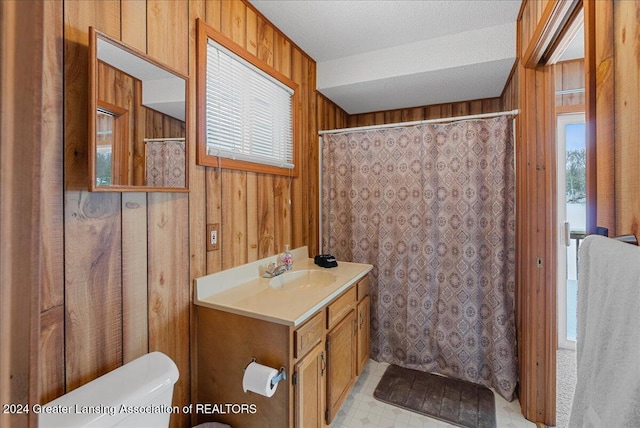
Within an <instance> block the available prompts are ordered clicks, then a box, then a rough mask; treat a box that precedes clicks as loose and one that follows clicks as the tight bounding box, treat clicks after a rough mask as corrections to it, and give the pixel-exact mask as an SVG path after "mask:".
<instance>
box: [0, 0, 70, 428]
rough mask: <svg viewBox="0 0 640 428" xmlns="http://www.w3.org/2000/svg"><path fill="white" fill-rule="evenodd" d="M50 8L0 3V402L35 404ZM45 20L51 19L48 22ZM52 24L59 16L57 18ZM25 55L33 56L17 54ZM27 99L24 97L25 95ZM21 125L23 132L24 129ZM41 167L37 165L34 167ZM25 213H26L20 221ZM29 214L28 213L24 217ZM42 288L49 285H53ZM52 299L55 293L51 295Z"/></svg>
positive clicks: (6, 421)
mask: <svg viewBox="0 0 640 428" xmlns="http://www.w3.org/2000/svg"><path fill="white" fill-rule="evenodd" d="M49 13H51V9H49V8H47V7H45V6H44V5H43V4H42V3H41V2H38V3H36V2H28V4H25V3H24V2H15V1H10V2H9V1H8V2H3V3H2V4H0V20H1V22H2V26H1V28H0V44H1V46H0V50H1V51H2V67H0V76H1V78H0V111H2V119H1V121H2V127H1V128H0V141H1V142H2V143H1V145H0V200H1V201H2V202H1V203H0V219H2V221H1V222H0V253H1V254H2V257H1V258H0V340H1V341H2V345H3V346H2V350H0V367H2V370H1V371H0V402H1V403H3V404H23V403H24V404H26V403H36V402H38V399H39V391H38V389H39V385H38V376H39V371H40V370H42V368H39V342H42V338H41V332H40V316H39V315H40V312H41V302H40V286H41V280H42V279H43V277H44V276H45V275H46V274H41V271H42V270H43V269H42V268H41V263H42V259H43V254H42V252H43V251H42V242H41V227H42V224H41V212H42V209H41V205H42V204H43V203H45V202H46V195H43V194H42V192H43V191H44V190H45V189H44V188H43V187H44V186H43V185H42V182H41V180H40V178H41V174H42V172H43V170H44V169H45V168H46V159H42V156H43V149H42V147H41V144H45V145H51V144H54V143H55V140H52V139H51V137H52V136H54V135H55V129H54V130H53V131H54V132H53V134H52V133H50V132H48V131H47V130H46V129H44V128H45V127H46V124H45V123H44V122H43V121H44V120H45V118H46V119H49V118H50V115H48V114H47V111H46V110H47V109H48V108H55V106H56V100H57V99H58V100H59V96H58V95H57V94H56V90H55V88H56V87H57V86H59V85H60V83H59V81H58V80H59V79H60V77H61V76H60V73H54V74H51V75H48V76H46V77H47V78H51V79H52V82H51V85H50V86H46V85H45V84H44V80H45V74H44V73H47V72H50V71H52V69H51V66H52V64H53V63H55V62H56V57H57V55H58V52H54V55H53V56H49V57H47V58H45V54H44V52H45V50H46V49H47V47H48V46H50V45H49V44H47V43H46V42H45V35H48V34H49V32H48V30H52V32H53V33H54V35H59V34H55V30H56V28H55V27H53V26H50V24H51V22H50V21H49V18H50V17H49V16H48V14H49ZM51 18H52V19H53V17H51ZM58 18H60V16H58ZM26 50H28V51H29V52H30V53H31V54H32V55H33V56H34V57H33V58H31V56H30V55H24V52H25V51H26ZM25 94H29V95H30V96H25ZM24 124H27V126H24ZM41 162H42V163H41ZM25 214H26V215H25ZM29 214H31V215H29ZM46 285H54V286H55V285H56V284H55V282H54V283H53V284H52V283H48V284H46ZM51 292H52V293H54V294H55V293H56V290H51ZM37 419H38V417H37V415H35V414H33V412H32V413H30V414H27V413H22V414H19V413H16V412H6V411H3V412H2V413H0V424H1V425H2V426H25V427H26V426H29V427H36V426H37V422H38V420H37Z"/></svg>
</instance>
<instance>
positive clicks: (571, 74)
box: [562, 59, 585, 106]
mask: <svg viewBox="0 0 640 428" xmlns="http://www.w3.org/2000/svg"><path fill="white" fill-rule="evenodd" d="M584 85H585V81H584V59H578V60H573V61H565V62H563V63H562V89H584ZM562 105H563V106H573V105H584V93H575V94H564V95H562Z"/></svg>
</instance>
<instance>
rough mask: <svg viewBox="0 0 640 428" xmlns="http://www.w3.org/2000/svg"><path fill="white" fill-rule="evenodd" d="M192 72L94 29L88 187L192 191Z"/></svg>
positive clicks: (91, 49)
mask: <svg viewBox="0 0 640 428" xmlns="http://www.w3.org/2000/svg"><path fill="white" fill-rule="evenodd" d="M186 94H187V77H186V76H184V75H182V74H180V73H179V72H177V71H174V70H172V69H170V68H169V67H167V66H165V65H163V64H160V63H158V62H157V61H155V60H153V59H152V58H149V57H148V56H147V55H145V54H143V53H141V52H138V51H137V50H135V49H133V48H131V47H129V46H126V45H124V44H122V43H121V42H119V41H117V40H115V39H112V38H111V37H109V36H107V35H105V34H102V33H100V32H98V31H96V30H95V29H94V28H92V27H90V28H89V190H91V191H118V192H122V191H136V192H141V191H147V192H150V191H154V192H155V191H164V192H184V191H187V190H188V180H187V177H188V170H187V166H188V164H187V159H188V151H187V149H188V144H187V141H186V135H187V125H186V123H187V121H186Z"/></svg>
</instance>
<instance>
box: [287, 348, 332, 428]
mask: <svg viewBox="0 0 640 428" xmlns="http://www.w3.org/2000/svg"><path fill="white" fill-rule="evenodd" d="M324 355H325V354H324V347H323V344H322V343H319V344H318V345H317V346H316V347H315V348H313V350H311V351H310V352H309V353H308V354H307V355H306V356H305V357H304V358H303V359H302V360H300V361H299V362H298V363H297V364H296V366H295V376H296V380H295V409H294V417H295V427H296V428H307V427H310V428H314V427H318V428H319V427H323V426H324V424H323V419H324V415H323V411H324V403H325V401H324V384H325V380H324V379H325V378H324V373H325V369H326V366H327V364H326V360H325V356H324Z"/></svg>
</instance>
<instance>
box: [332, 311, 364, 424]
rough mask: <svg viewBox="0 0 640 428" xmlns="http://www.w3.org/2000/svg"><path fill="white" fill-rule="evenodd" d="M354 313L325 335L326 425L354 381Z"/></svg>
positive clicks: (355, 325)
mask: <svg viewBox="0 0 640 428" xmlns="http://www.w3.org/2000/svg"><path fill="white" fill-rule="evenodd" d="M357 332H358V324H357V323H356V311H355V309H351V312H349V314H348V315H347V316H345V317H344V318H343V319H342V321H340V322H339V323H338V324H337V325H336V326H335V327H334V328H333V329H332V330H331V331H330V332H329V333H328V334H327V424H329V423H331V421H332V420H333V418H334V416H335V415H336V414H337V413H338V410H340V406H341V405H342V402H343V401H344V400H345V399H346V398H347V396H348V395H349V391H350V390H351V387H352V386H353V385H354V383H355V379H356V346H357V345H356V336H357Z"/></svg>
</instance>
